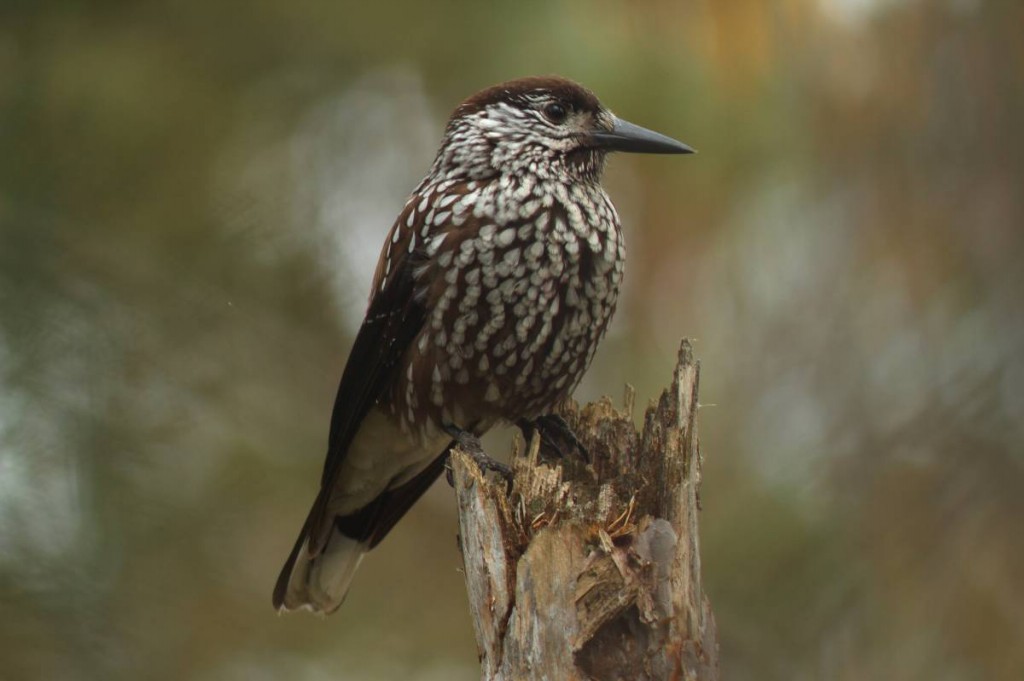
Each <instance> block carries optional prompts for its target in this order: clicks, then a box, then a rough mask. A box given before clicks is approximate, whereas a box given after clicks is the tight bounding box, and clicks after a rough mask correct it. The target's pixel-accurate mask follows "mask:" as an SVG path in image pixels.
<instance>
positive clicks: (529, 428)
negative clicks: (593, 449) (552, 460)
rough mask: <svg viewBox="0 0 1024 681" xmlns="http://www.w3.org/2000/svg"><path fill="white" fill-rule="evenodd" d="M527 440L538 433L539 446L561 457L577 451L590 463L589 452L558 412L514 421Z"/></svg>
mask: <svg viewBox="0 0 1024 681" xmlns="http://www.w3.org/2000/svg"><path fill="white" fill-rule="evenodd" d="M516 425H518V426H519V428H520V430H522V431H523V437H524V438H526V440H527V441H529V440H530V438H531V437H532V436H533V433H535V432H536V433H538V434H539V435H540V442H541V446H542V447H544V448H545V449H546V450H548V451H550V452H553V453H554V454H555V456H557V457H558V458H560V459H562V458H565V457H566V456H567V455H568V454H569V453H572V452H577V453H578V454H579V457H580V458H581V459H583V461H584V462H585V463H590V452H589V451H587V448H586V447H584V446H583V443H582V442H580V441H579V438H577V437H576V433H574V432H573V430H572V428H570V427H569V424H568V423H566V422H565V419H563V418H562V417H561V416H559V415H558V414H544V415H543V416H539V417H537V418H535V419H533V420H528V419H520V420H519V421H517V422H516Z"/></svg>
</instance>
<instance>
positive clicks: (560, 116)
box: [544, 102, 569, 123]
mask: <svg viewBox="0 0 1024 681" xmlns="http://www.w3.org/2000/svg"><path fill="white" fill-rule="evenodd" d="M544 115H545V116H547V118H548V120H549V121H551V122H552V123H562V122H563V121H565V119H566V117H567V116H568V115H569V112H568V111H566V110H565V107H564V106H562V105H561V104H559V103H558V102H551V103H550V104H548V105H547V106H545V107H544Z"/></svg>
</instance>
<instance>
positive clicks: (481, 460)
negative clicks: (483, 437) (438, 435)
mask: <svg viewBox="0 0 1024 681" xmlns="http://www.w3.org/2000/svg"><path fill="white" fill-rule="evenodd" d="M445 431H446V432H447V433H448V434H449V435H451V436H452V440H453V442H452V444H451V445H450V446H449V451H450V450H451V448H452V446H454V445H458V446H459V448H460V449H461V450H462V451H464V452H466V453H467V454H469V456H470V457H471V458H472V459H473V462H474V463H475V464H476V465H477V467H478V468H479V469H480V472H482V473H487V472H493V473H497V474H498V475H499V476H501V478H502V479H503V480H504V481H505V483H506V484H507V485H511V484H512V469H511V468H509V467H508V466H506V465H505V464H503V463H502V462H500V461H498V460H497V459H494V458H492V457H490V456H488V455H487V452H485V451H484V448H483V446H482V445H481V444H480V439H479V438H478V437H477V436H476V435H473V433H470V432H469V431H466V430H462V429H461V428H457V427H456V426H445ZM449 462H450V459H449ZM445 477H446V479H447V480H448V484H450V485H452V486H453V487H454V486H455V481H454V479H453V477H452V469H451V464H450V463H449V464H448V465H447V471H446V473H445Z"/></svg>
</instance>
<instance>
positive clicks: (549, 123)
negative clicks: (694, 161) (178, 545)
mask: <svg viewBox="0 0 1024 681" xmlns="http://www.w3.org/2000/svg"><path fill="white" fill-rule="evenodd" d="M693 151H694V150H693V149H692V148H691V147H689V146H687V145H686V144H683V143H682V142H679V141H677V140H675V139H672V138H670V137H667V136H665V135H662V134H660V133H657V132H654V131H652V130H648V129H646V128H642V127H640V126H638V125H634V124H632V123H629V122H627V121H625V120H623V119H621V118H619V117H617V116H615V115H614V114H613V113H612V112H611V111H610V110H608V109H607V108H605V107H604V106H603V105H602V104H601V102H600V101H599V100H598V98H597V97H596V96H595V95H594V94H593V93H592V92H591V91H590V90H588V89H586V88H585V87H583V86H582V85H579V84H578V83H576V82H574V81H571V80H569V79H566V78H563V77H560V76H533V77H527V78H520V79H517V80H510V81H507V82H504V83H500V84H498V85H494V86H492V87H488V88H486V89H484V90H481V91H480V92H477V93H476V94H474V95H472V96H470V97H469V98H468V99H466V100H465V101H463V102H462V103H461V104H459V105H458V107H457V108H456V109H455V110H454V112H453V113H452V115H451V117H450V118H449V120H448V122H447V125H446V127H445V129H444V135H443V139H442V140H441V144H440V148H439V150H438V152H437V155H436V157H435V159H434V161H433V163H432V165H431V166H430V169H429V172H428V173H427V174H426V176H425V177H424V178H423V180H422V181H421V182H420V183H419V185H418V186H417V187H416V188H415V189H414V190H413V192H412V194H411V195H410V196H409V198H408V200H407V201H406V203H405V206H404V208H403V209H402V210H401V212H400V213H399V215H398V217H397V219H396V220H395V222H394V225H393V226H392V227H391V230H390V232H389V233H388V235H387V238H386V240H385V242H384V246H383V248H382V250H381V254H380V258H379V260H378V263H377V268H376V272H375V274H374V277H373V283H372V287H371V292H370V298H369V304H368V306H367V310H366V315H365V319H364V320H363V322H362V325H361V327H360V329H359V331H358V333H357V335H356V338H355V341H354V342H353V345H352V349H351V352H350V354H349V357H348V361H347V363H346V365H345V368H344V371H343V373H342V377H341V382H340V385H339V387H338V393H337V397H336V399H335V402H334V408H333V411H332V415H331V422H330V430H329V435H328V444H327V456H326V460H325V462H324V467H323V473H322V475H321V479H320V489H319V492H318V494H317V497H316V500H315V501H314V503H313V505H312V508H311V509H310V511H309V513H308V515H307V517H306V521H305V523H304V524H303V526H302V530H301V531H300V533H299V536H298V539H297V540H296V542H295V545H294V548H293V549H292V551H291V554H290V555H289V556H288V559H287V561H286V562H285V564H284V567H283V568H282V570H281V573H280V576H279V578H278V580H277V583H276V585H275V588H274V592H273V605H274V607H275V608H276V609H278V611H282V610H296V609H308V610H311V611H313V612H318V613H324V614H327V613H331V612H333V611H335V610H336V609H337V608H338V607H339V606H340V605H341V603H342V601H343V600H344V599H345V596H346V594H347V592H348V590H349V587H350V585H351V582H352V579H353V576H354V574H355V571H356V568H357V567H358V566H359V563H360V561H361V560H362V558H363V556H364V554H365V553H366V552H368V551H369V550H371V549H372V548H374V547H375V546H376V545H377V544H378V543H379V542H380V541H381V540H382V539H383V538H384V536H385V535H386V534H387V533H388V532H389V531H390V530H391V529H392V528H393V527H394V525H395V524H396V523H397V522H398V521H399V520H400V519H401V518H402V516H403V515H404V514H405V513H406V511H408V510H409V508H410V507H411V506H412V505H413V504H414V503H415V502H416V501H417V499H419V497H420V496H421V495H422V494H423V493H424V492H425V491H426V490H427V488H429V487H430V486H431V485H432V484H433V482H434V481H435V480H436V479H437V477H438V476H439V475H440V473H441V472H442V470H444V466H445V460H446V456H447V453H448V451H449V448H450V446H451V445H452V444H453V442H456V441H461V439H460V438H464V437H467V438H473V437H478V436H480V435H482V434H483V433H485V432H486V431H487V430H488V429H490V428H491V427H493V426H495V425H497V424H501V423H510V424H519V425H520V426H521V427H528V426H529V425H531V424H543V423H551V422H546V421H544V419H548V418H551V415H552V414H553V410H554V409H555V408H557V406H558V405H559V404H560V403H561V402H562V401H564V400H565V399H566V398H567V397H568V396H569V395H570V394H571V393H572V391H573V390H574V389H575V387H576V386H577V384H578V383H579V382H580V379H581V378H582V376H583V374H584V372H585V371H586V369H587V367H588V366H589V365H590V362H591V360H592V359H593V357H594V352H595V350H596V349H597V347H598V344H599V342H600V340H601V339H602V337H603V336H604V333H605V330H606V329H607V327H608V322H609V320H610V319H611V317H612V314H613V312H614V311H615V306H616V300H617V297H618V293H619V287H620V285H621V283H622V277H623V271H624V264H625V244H624V243H623V235H622V229H621V225H620V222H619V216H618V214H617V212H616V210H615V207H614V206H613V205H612V202H611V200H610V198H609V197H608V195H607V194H606V193H605V191H604V189H603V188H602V186H601V176H602V172H603V170H604V167H605V160H606V157H607V156H608V154H609V153H610V152H636V153H654V154H687V153H693ZM554 423H556V424H558V423H559V421H558V420H557V417H555V421H554ZM560 423H561V424H562V425H564V422H560ZM493 467H495V468H497V469H499V470H500V469H501V468H502V467H501V466H500V465H499V464H496V463H495V464H494V466H493ZM505 472H507V469H506V471H505Z"/></svg>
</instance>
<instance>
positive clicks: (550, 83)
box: [452, 76, 601, 118]
mask: <svg viewBox="0 0 1024 681" xmlns="http://www.w3.org/2000/svg"><path fill="white" fill-rule="evenodd" d="M538 94H547V95H550V96H551V97H553V98H555V99H557V100H558V101H559V102H561V103H562V104H563V105H565V106H566V107H568V108H569V109H571V110H575V111H590V112H594V113H596V112H598V111H600V110H601V102H600V101H598V99H597V97H596V96H595V95H594V93H593V92H591V91H590V90H588V89H586V88H585V87H583V86H582V85H580V84H579V83H574V82H573V81H571V80H569V79H568V78H562V77H561V76H531V77H529V78H518V79H516V80H509V81H506V82H504V83H499V84H497V85H493V86H491V87H489V88H487V89H486V90H481V91H480V92H478V93H476V94H475V95H473V96H472V97H470V98H469V99H467V100H466V101H464V102H463V103H462V104H460V105H459V106H458V108H457V109H455V112H454V113H453V114H452V118H458V117H460V116H466V115H469V114H473V113H476V112H478V111H480V110H482V109H486V108H487V107H488V106H490V105H492V104H497V103H498V102H505V103H508V104H512V105H516V104H521V103H523V102H525V101H526V99H525V97H526V96H527V95H538Z"/></svg>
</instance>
